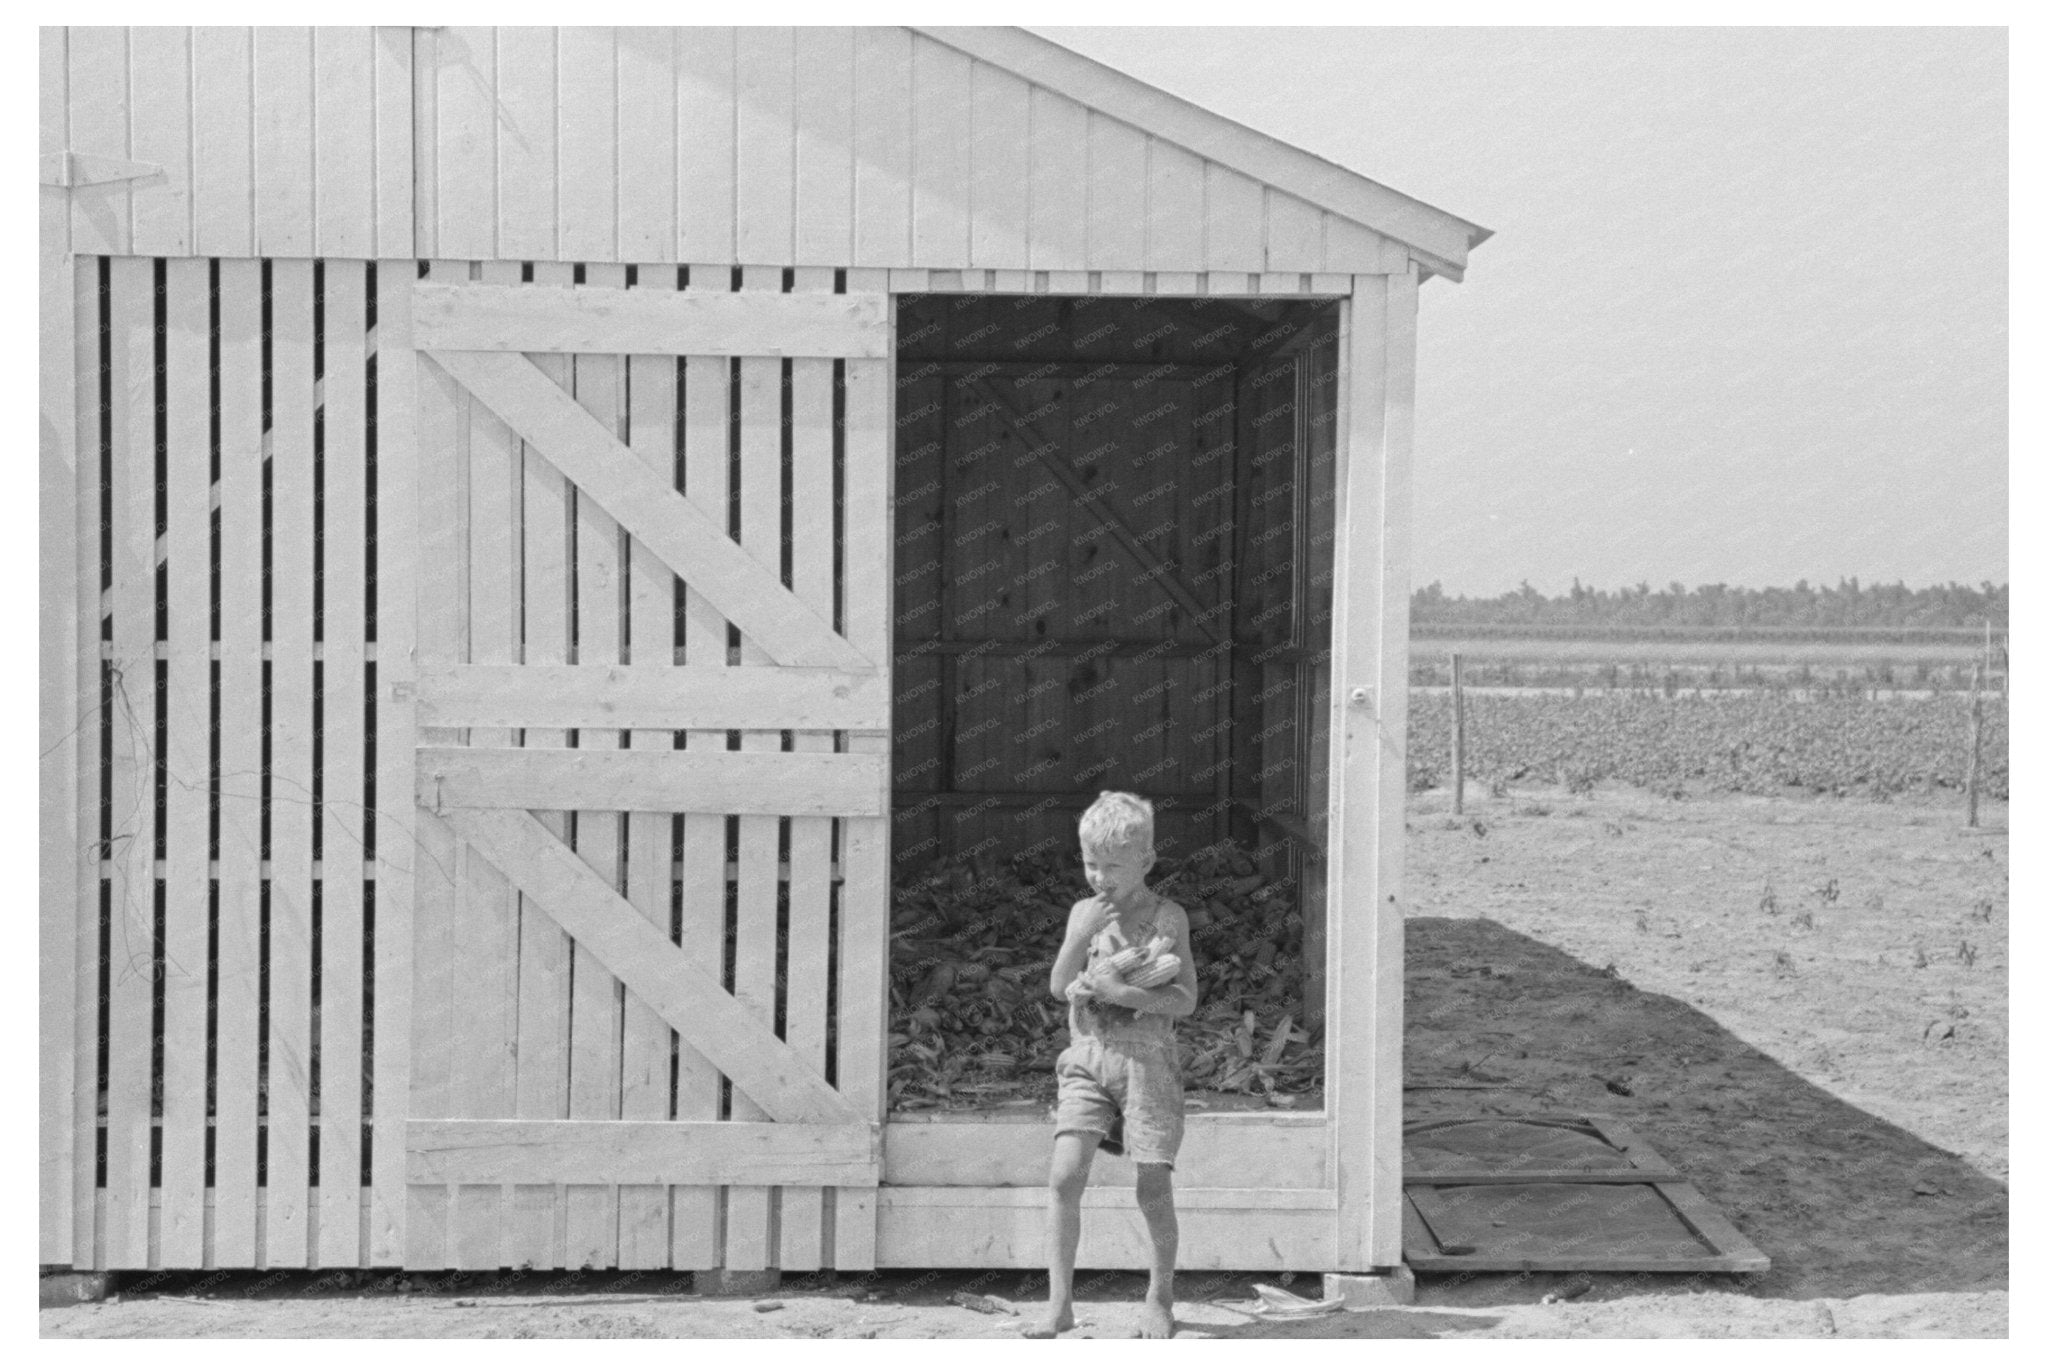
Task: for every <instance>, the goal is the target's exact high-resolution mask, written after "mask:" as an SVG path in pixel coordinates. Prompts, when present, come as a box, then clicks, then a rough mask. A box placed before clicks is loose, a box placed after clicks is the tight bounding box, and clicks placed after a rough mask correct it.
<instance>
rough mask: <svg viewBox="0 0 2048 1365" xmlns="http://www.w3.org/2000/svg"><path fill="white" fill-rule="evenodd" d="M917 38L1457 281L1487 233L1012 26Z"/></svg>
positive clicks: (927, 31) (933, 30)
mask: <svg viewBox="0 0 2048 1365" xmlns="http://www.w3.org/2000/svg"><path fill="white" fill-rule="evenodd" d="M913 27H914V28H915V31H916V32H918V33H921V34H924V35H925V36H926V37H929V38H933V39H935V40H937V41H939V42H942V43H945V44H947V45H948V46H950V47H955V48H958V49H959V50H960V51H962V52H965V53H967V54H968V55H969V56H971V57H974V58H976V59H977V60H980V61H984V62H987V63H989V64H990V65H992V66H999V67H1002V68H1004V69H1006V70H1008V71H1011V72H1014V73H1015V74H1017V75H1019V76H1022V77H1023V78H1024V79H1025V80H1027V81H1030V82H1031V83H1032V84H1034V85H1037V86H1041V87H1043V88H1045V89H1047V90H1052V91H1056V92H1058V93H1059V94H1062V95H1065V96H1067V97H1069V98H1071V99H1074V100H1076V101H1078V102H1079V103H1081V104H1084V105H1086V106H1088V107H1089V108H1091V109H1094V110H1096V111H1097V112H1099V113H1103V114H1107V115H1109V116H1111V117H1112V118H1117V119H1121V120H1122V121H1124V122H1126V123H1129V124H1131V125H1132V126H1134V127H1136V128H1140V129H1142V130H1144V131H1145V132H1147V133H1150V134H1152V135H1154V136H1156V137H1161V138H1165V139H1166V140H1168V141H1170V142H1174V143H1177V144H1178V145H1180V146H1182V147H1185V148H1187V149H1188V150H1189V151H1191V152H1194V153H1196V154H1197V155H1199V156H1201V157H1204V158H1205V159H1207V160H1209V161H1212V162H1215V163H1217V164H1218V165H1222V166H1227V167H1229V168H1230V169H1232V170H1234V171H1239V172H1241V173H1243V174H1245V175H1248V176H1250V177H1252V178H1253V179H1254V180H1258V181H1261V182H1263V183H1264V184H1267V185H1270V186H1272V187H1273V188H1274V189H1278V190H1282V191H1285V192H1286V193H1288V194H1291V195H1294V196H1296V197H1298V198H1300V199H1302V200H1304V201H1306V202H1308V203H1310V204H1313V205H1316V206H1317V207H1319V208H1322V209H1325V210H1327V211H1328V212H1331V213H1334V214H1338V215H1340V216H1342V217H1344V218H1348V219H1350V220H1351V221H1352V222H1355V223H1358V224H1360V225H1361V226H1364V227H1368V228H1371V229H1372V230H1373V231H1374V232H1376V233H1378V234H1380V235H1381V236H1383V237H1389V238H1392V239H1394V240H1395V241H1398V242H1401V243H1403V244H1404V245H1406V246H1408V247H1411V248H1413V249H1414V251H1415V252H1416V253H1417V254H1418V256H1419V257H1421V258H1423V260H1424V264H1425V265H1427V266H1429V267H1430V269H1431V270H1432V271H1433V273H1436V274H1441V275H1448V276H1450V277H1451V278H1453V279H1456V278H1459V276H1460V275H1461V274H1462V272H1463V270H1464V266H1465V258H1466V255H1467V253H1468V252H1470V251H1471V250H1472V248H1474V247H1476V246H1478V245H1479V244H1480V243H1481V242H1483V241H1485V240H1486V239H1487V238H1489V237H1491V236H1492V235H1493V230H1492V229H1491V228H1484V227H1480V226H1479V225H1478V224H1476V223H1472V222H1469V221H1467V220H1466V219H1463V218H1460V217H1458V216H1457V215H1455V214H1451V213H1446V212H1445V211H1444V210H1442V209H1439V208H1436V207H1435V206H1433V205H1430V204H1426V203H1424V202H1423V201H1421V200H1420V199H1416V198H1414V197H1412V196H1410V195H1406V194H1403V193H1401V192H1400V191H1399V190H1395V189H1391V188H1389V187H1388V186H1385V185H1382V184H1380V183H1379V182H1378V181H1377V180H1372V179H1369V178H1367V177H1366V176H1363V175H1360V174H1359V173H1358V172H1357V171H1354V170H1351V169H1349V168H1348V167H1345V166H1340V165H1338V164H1337V163H1336V162H1334V161H1329V160H1326V159H1325V158H1323V157H1320V156H1317V155H1316V154H1315V153H1313V152H1309V151H1304V150H1303V149H1302V148H1300V147H1296V146H1295V145H1294V144H1292V143H1289V142H1283V141H1281V140H1280V139H1279V138H1276V137H1272V136H1270V135H1268V134H1266V133H1262V132H1260V131H1258V130H1257V129H1256V128H1251V127H1248V126H1246V125H1245V124H1242V123H1238V122H1237V121H1235V120H1233V119H1229V118H1225V117H1224V116H1223V115H1221V114H1219V113H1217V112H1216V111H1214V110H1213V109H1208V108H1205V107H1203V106H1202V105H1199V104H1196V103H1194V102H1193V101H1191V100H1185V99H1182V98H1181V97H1180V96H1178V95H1174V94H1171V93H1169V92H1167V91H1165V90H1162V89H1160V88H1159V87H1158V86H1155V85H1148V84H1147V83H1145V82H1144V81H1141V80H1139V79H1138V78H1136V77H1135V76H1131V75H1127V74H1126V73H1124V72H1122V71H1119V70H1117V69H1116V68H1115V67H1112V66H1108V65H1105V64H1104V63H1102V62H1098V61H1096V60H1094V59H1093V58H1091V57H1085V56H1083V55H1082V54H1080V53H1079V52H1076V51H1074V50H1073V49H1072V48H1069V47H1063V46H1061V45H1060V44H1058V43H1055V42H1053V41H1051V40H1050V39H1047V38H1043V37H1040V36H1039V35H1038V34H1035V33H1032V32H1030V31H1029V30H1026V29H1022V28H1015V27H984V28H968V27H933V26H930V25H914V26H913Z"/></svg>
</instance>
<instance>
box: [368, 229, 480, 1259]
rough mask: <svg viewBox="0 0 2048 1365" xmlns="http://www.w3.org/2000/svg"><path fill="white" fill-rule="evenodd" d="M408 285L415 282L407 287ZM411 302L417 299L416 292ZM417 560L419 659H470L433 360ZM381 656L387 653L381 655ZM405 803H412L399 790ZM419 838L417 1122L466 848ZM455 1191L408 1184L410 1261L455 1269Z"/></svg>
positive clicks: (428, 367) (441, 1010) (439, 1094)
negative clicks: (424, 569)
mask: <svg viewBox="0 0 2048 1365" xmlns="http://www.w3.org/2000/svg"><path fill="white" fill-rule="evenodd" d="M468 277H469V269H468V267H467V266H466V265H464V264H462V263H460V262H450V261H435V262H434V263H433V264H432V265H431V266H429V268H428V278H430V279H433V280H436V281H449V282H453V281H458V280H464V279H467V278H468ZM407 285H408V287H409V286H410V281H408V282H407ZM408 297H409V295H408ZM415 374H416V381H415V383H416V394H415V397H416V403H415V412H416V433H415V441H416V455H415V460H416V468H417V471H418V475H417V481H416V489H417V502H418V508H419V511H418V515H417V525H418V528H419V535H418V550H417V561H418V562H419V563H420V564H421V565H431V566H432V567H433V572H432V573H431V574H421V575H419V577H418V579H417V589H418V591H417V595H416V599H415V600H416V603H417V606H416V616H415V629H416V631H417V632H418V634H417V641H418V642H417V646H416V654H417V657H418V660H419V662H420V663H421V664H422V665H446V664H452V663H456V662H458V661H461V660H462V659H464V658H466V656H467V651H468V637H467V633H466V632H467V629H468V621H467V614H468V613H467V608H468V598H469V573H468V571H469V498H468V489H467V483H466V480H467V477H468V473H469V470H468V462H467V460H466V459H465V458H464V454H465V442H466V424H467V407H468V400H467V399H466V398H465V397H464V395H463V391H462V389H461V386H459V385H457V384H456V383H455V382H454V381H453V380H452V379H450V378H449V377H448V375H447V374H446V373H445V372H444V371H443V370H441V369H440V368H439V367H438V366H436V365H434V364H433V363H432V362H431V361H428V360H425V359H424V358H422V359H420V360H419V361H418V363H417V366H416V369H415ZM379 654H380V657H381V654H382V651H381V650H380V651H379ZM456 738H459V732H458V733H451V732H448V731H444V730H434V729H422V730H421V731H420V732H419V733H418V734H417V735H413V736H408V737H407V739H406V745H407V748H408V749H410V748H411V747H412V746H413V745H415V744H418V743H420V742H422V741H436V740H439V741H444V742H447V741H452V740H454V739H456ZM393 797H394V799H396V800H403V799H405V797H404V796H403V795H401V794H399V793H393ZM414 820H415V823H416V829H417V835H416V845H415V855H414V856H415V859H416V862H415V868H416V871H415V875H414V879H413V904H412V915H411V920H412V931H413V955H412V969H413V970H412V980H411V991H412V997H411V998H412V1002H413V1008H412V1017H411V1020H410V1024H411V1039H410V1049H411V1050H410V1058H411V1062H410V1076H409V1080H410V1085H409V1087H408V1096H407V1101H406V1106H405V1114H406V1116H407V1117H408V1118H414V1119H433V1118H453V1117H455V1116H456V1115H455V1112H454V1109H455V1095H456V1082H455V1072H454V1066H455V1059H454V1044H455V1034H456V1029H457V1027H458V1020H457V1018H456V1016H455V1009H454V994H455V991H454V972H455V952H456V944H455V941H454V924H455V919H456V915H457V914H458V908H457V904H456V901H457V897H458V895H459V892H460V887H461V875H462V867H461V856H462V850H461V845H460V844H458V843H457V842H456V840H455V837H454V835H453V833H452V832H451V831H450V830H449V828H448V826H447V825H446V824H445V823H444V822H443V821H442V820H441V819H440V818H439V817H438V816H434V815H430V814H428V813H427V811H426V810H425V809H424V808H418V809H415V811H414ZM451 1194H452V1192H451V1191H450V1190H449V1188H448V1187H447V1186H445V1185H428V1184H412V1183H410V1182H408V1183H407V1185H406V1209H405V1222H404V1227H405V1252H404V1263H405V1264H406V1265H408V1266H413V1267H417V1268H419V1269H441V1268H444V1267H445V1266H446V1265H447V1264H448V1256H449V1237H448V1234H449V1220H450V1202H451Z"/></svg>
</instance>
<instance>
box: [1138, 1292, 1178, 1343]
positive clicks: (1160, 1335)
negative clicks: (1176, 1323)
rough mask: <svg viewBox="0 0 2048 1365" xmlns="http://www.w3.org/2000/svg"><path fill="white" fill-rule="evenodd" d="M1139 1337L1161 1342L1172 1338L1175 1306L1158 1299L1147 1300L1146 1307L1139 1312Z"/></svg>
mask: <svg viewBox="0 0 2048 1365" xmlns="http://www.w3.org/2000/svg"><path fill="white" fill-rule="evenodd" d="M1138 1335H1139V1336H1141V1337H1144V1338H1146V1339H1148V1340H1160V1341H1163V1340H1165V1339H1166V1338H1167V1337H1170V1336H1172V1335H1173V1305H1172V1304H1170V1303H1161V1302H1159V1300H1157V1299H1147V1300H1145V1306H1144V1307H1143V1308H1141V1309H1139V1310H1138Z"/></svg>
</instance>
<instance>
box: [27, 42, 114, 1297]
mask: <svg viewBox="0 0 2048 1365" xmlns="http://www.w3.org/2000/svg"><path fill="white" fill-rule="evenodd" d="M41 34H42V37H41V45H42V79H41V88H42V98H43V101H44V110H43V119H42V151H43V153H44V154H45V155H47V154H50V153H53V152H56V153H61V152H62V151H63V150H64V148H63V145H62V144H63V130H64V119H63V101H64V50H65V49H64V30H62V29H59V28H45V29H43V30H42V31H41ZM53 100H54V101H55V108H54V109H53V108H52V107H51V102H52V101H53ZM37 195H38V201H39V207H38V212H39V219H40V225H39V233H38V248H39V250H38V256H39V270H38V296H39V305H38V312H39V313H40V316H41V329H42V340H41V349H40V350H39V351H38V353H37V355H38V360H39V364H38V376H37V384H38V388H39V389H40V390H41V392H40V398H41V400H42V401H41V418H42V421H41V434H40V440H39V442H38V451H39V458H38V480H39V483H40V490H39V493H38V509H39V520H38V528H37V529H38V544H39V545H40V547H41V554H40V559H41V562H40V563H39V564H38V566H37V579H38V582H37V590H38V592H39V593H40V594H41V596H40V602H41V610H40V611H39V612H38V614H37V618H36V638H37V648H38V650H39V652H40V656H41V664H42V666H41V668H40V669H39V670H38V674H39V678H38V680H39V683H40V686H39V688H38V699H37V711H36V714H37V716H38V718H39V721H40V723H39V724H38V726H37V733H36V752H37V753H38V754H39V755H41V762H40V763H39V764H38V772H37V779H38V788H37V790H38V792H39V795H40V802H41V819H40V822H39V824H38V835H39V838H38V845H37V860H38V867H37V888H36V890H37V898H38V904H39V906H40V917H39V919H38V937H37V982H36V985H37V991H38V995H37V999H38V1000H39V1002H40V1009H39V1012H38V1016H37V1025H38V1027H39V1029H40V1030H41V1034H42V1066H41V1070H40V1073H39V1074H40V1077H41V1082H42V1084H41V1088H40V1091H39V1103H40V1106H41V1108H40V1119H41V1122H40V1125H39V1132H38V1145H39V1147H40V1149H41V1151H40V1156H41V1160H40V1161H39V1162H38V1167H37V1168H38V1170H40V1172H41V1175H42V1178H41V1182H40V1186H39V1196H38V1200H37V1208H38V1215H39V1222H40V1227H41V1233H40V1236H39V1239H38V1242H37V1253H36V1259H37V1260H38V1261H39V1262H40V1263H41V1264H43V1265H70V1264H71V1258H72V1240H71V1231H72V1207H71V1206H72V1187H71V1185H72V1153H71V1142H72V1102H73V1087H74V1084H75V1081H76V1075H77V1072H76V1068H75V1066H74V1060H73V1055H72V1033H71V1027H72V1011H73V1008H74V1005H75V1003H76V1000H77V994H78V983H77V980H76V978H75V977H74V974H73V969H74V967H75V966H76V962H75V958H76V957H77V952H78V948H77V939H78V933H79V922H78V905H79V902H78V899H77V896H78V890H79V886H80V881H79V875H80V873H79V864H80V861H81V858H82V855H81V853H80V851H79V846H78V761H79V760H78V753H79V745H78V724H79V716H80V706H79V695H78V688H79V686H80V684H81V683H82V682H83V681H84V680H85V678H86V676H87V675H86V673H85V670H83V669H82V668H81V667H80V659H81V657H82V655H83V653H84V651H85V650H86V648H87V647H88V646H89V647H90V648H91V649H93V650H94V651H95V652H96V651H97V649H98V647H99V639H98V632H97V631H94V632H93V633H92V639H91V640H90V641H88V640H86V639H85V638H84V633H83V630H82V628H80V627H78V626H77V622H78V621H79V619H80V616H79V601H78V564H77V561H76V559H75V558H74V556H75V555H76V554H77V553H78V551H79V549H80V548H81V547H82V546H83V545H84V543H85V542H84V541H82V540H81V539H80V538H79V536H78V534H77V530H78V528H77V525H76V521H75V518H76V517H77V515H78V506H77V504H78V458H77V456H78V452H77V442H76V432H75V431H74V429H73V426H72V423H73V421H74V419H75V414H74V412H73V407H72V403H73V397H74V393H75V389H74V385H75V384H76V382H77V381H76V376H75V375H74V373H73V367H74V366H75V365H76V364H77V356H76V355H75V353H74V351H73V341H74V329H75V326H76V322H75V318H74V315H73V307H74V297H73V284H72V269H73V267H72V259H71V244H70V233H69V232H68V230H67V229H68V228H69V226H70V221H71V195H70V192H69V191H67V190H65V189H64V188H63V187H61V186H56V185H44V186H42V187H41V188H40V189H39V190H38V191H37ZM97 514H98V509H97V508H95V509H94V515H95V518H96V517H97ZM75 632H76V633H75Z"/></svg>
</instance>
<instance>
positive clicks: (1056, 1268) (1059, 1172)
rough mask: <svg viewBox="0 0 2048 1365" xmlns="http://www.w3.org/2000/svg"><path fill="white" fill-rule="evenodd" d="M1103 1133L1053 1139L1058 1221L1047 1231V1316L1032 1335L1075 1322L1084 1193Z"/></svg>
mask: <svg viewBox="0 0 2048 1365" xmlns="http://www.w3.org/2000/svg"><path fill="white" fill-rule="evenodd" d="M1100 1141H1102V1137H1101V1135H1100V1134H1098V1133H1076V1132H1068V1133H1061V1134H1059V1135H1057V1136H1056V1137H1054V1138H1053V1140H1052V1174H1051V1176H1050V1177H1049V1178H1048V1179H1047V1181H1046V1186H1047V1193H1048V1194H1049V1195H1050V1196H1051V1210H1052V1219H1051V1225H1050V1227H1049V1228H1048V1229H1047V1235H1046V1241H1047V1243H1048V1245H1047V1247H1046V1278H1047V1279H1048V1280H1049V1281H1051V1285H1050V1288H1049V1289H1048V1291H1047V1293H1046V1303H1045V1316H1044V1317H1042V1318H1039V1319H1036V1320H1034V1321H1032V1322H1028V1323H1026V1324H1025V1325H1024V1335H1025V1336H1027V1337H1053V1336H1058V1335H1059V1334H1060V1333H1061V1332H1064V1331H1067V1330H1068V1329H1070V1328H1071V1327H1073V1325H1074V1255H1075V1253H1076V1252H1077V1251H1078V1250H1079V1249H1080V1246H1081V1192H1082V1191H1083V1190H1085V1189H1087V1188H1088V1168H1089V1167H1090V1166H1091V1165H1093V1164H1094V1162H1095V1144H1096V1143H1098V1142H1100Z"/></svg>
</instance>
